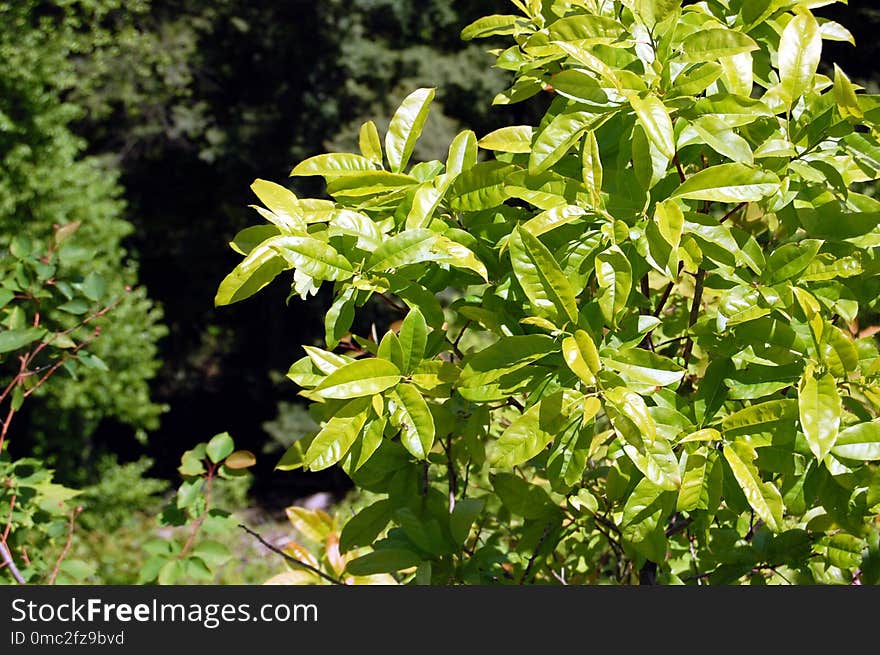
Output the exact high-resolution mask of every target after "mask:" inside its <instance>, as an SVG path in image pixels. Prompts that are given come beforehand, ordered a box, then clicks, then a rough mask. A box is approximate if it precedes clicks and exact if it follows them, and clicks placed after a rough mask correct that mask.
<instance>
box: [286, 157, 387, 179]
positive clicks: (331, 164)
mask: <svg viewBox="0 0 880 655" xmlns="http://www.w3.org/2000/svg"><path fill="white" fill-rule="evenodd" d="M375 170H376V165H375V164H374V163H373V162H372V161H370V160H369V159H367V158H366V157H364V156H363V155H354V154H351V153H329V154H325V155H315V156H314V157H309V158H308V159H306V160H305V161H303V162H300V163H299V164H297V165H296V167H295V168H294V169H293V170H292V171H291V172H290V175H291V176H294V175H302V176H308V175H321V176H323V177H327V178H331V177H343V176H346V175H357V174H360V173H364V172H367V171H375Z"/></svg>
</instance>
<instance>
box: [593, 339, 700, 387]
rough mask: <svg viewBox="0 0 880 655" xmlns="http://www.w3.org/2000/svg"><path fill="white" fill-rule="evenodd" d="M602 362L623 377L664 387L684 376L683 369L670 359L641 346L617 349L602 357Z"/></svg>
mask: <svg viewBox="0 0 880 655" xmlns="http://www.w3.org/2000/svg"><path fill="white" fill-rule="evenodd" d="M602 363H603V364H604V365H605V366H606V367H607V368H610V369H612V370H614V371H617V372H618V373H620V374H621V375H622V376H623V377H624V378H625V379H627V380H632V381H633V382H639V383H641V384H649V385H656V386H659V387H666V386H669V385H670V384H675V383H676V382H679V381H680V380H681V378H682V377H684V369H682V368H681V367H680V366H678V365H677V364H676V363H675V362H673V361H672V360H671V359H669V358H668V357H663V356H662V355H658V354H656V353H652V352H650V351H648V350H643V349H642V348H625V349H623V350H617V351H615V352H614V353H613V354H609V355H607V356H605V357H603V358H602Z"/></svg>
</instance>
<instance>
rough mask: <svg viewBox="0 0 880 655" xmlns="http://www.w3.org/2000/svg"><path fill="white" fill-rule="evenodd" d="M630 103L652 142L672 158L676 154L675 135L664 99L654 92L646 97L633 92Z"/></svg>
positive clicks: (667, 156)
mask: <svg viewBox="0 0 880 655" xmlns="http://www.w3.org/2000/svg"><path fill="white" fill-rule="evenodd" d="M629 104H630V105H631V106H632V108H633V111H634V112H635V113H636V119H637V120H638V121H639V125H641V126H642V128H643V129H644V130H645V134H647V136H648V139H649V140H650V141H651V143H653V144H654V146H655V147H656V148H657V150H659V151H660V152H661V153H662V154H663V155H664V156H665V157H666V158H667V159H672V158H673V157H674V156H675V136H674V134H673V129H672V119H671V118H670V117H669V110H668V109H667V108H666V105H664V104H663V101H662V100H660V98H658V97H657V96H655V95H654V94H652V93H649V94H648V95H646V96H645V97H644V98H642V97H640V96H637V95H635V94H633V95H631V96H630V98H629Z"/></svg>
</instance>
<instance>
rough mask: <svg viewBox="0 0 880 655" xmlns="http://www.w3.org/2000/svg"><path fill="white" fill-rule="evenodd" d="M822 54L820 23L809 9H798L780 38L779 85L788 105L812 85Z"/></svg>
mask: <svg viewBox="0 0 880 655" xmlns="http://www.w3.org/2000/svg"><path fill="white" fill-rule="evenodd" d="M821 56H822V34H821V33H820V30H819V23H818V22H816V19H815V18H814V17H813V14H811V13H810V11H809V10H808V9H805V8H798V9H797V10H796V11H795V17H794V18H792V19H791V20H790V21H789V23H788V25H786V26H785V29H784V30H783V31H782V38H781V39H780V41H779V55H778V61H779V87H780V91H781V93H780V95H781V98H782V100H783V101H784V102H785V106H786V108H790V107H791V106H792V105H793V104H794V102H795V101H796V100H797V99H798V98H800V97H801V96H802V95H804V94H805V93H806V92H807V91H809V90H811V89H812V88H813V79H814V78H815V76H816V71H817V70H818V68H819V59H820V58H821Z"/></svg>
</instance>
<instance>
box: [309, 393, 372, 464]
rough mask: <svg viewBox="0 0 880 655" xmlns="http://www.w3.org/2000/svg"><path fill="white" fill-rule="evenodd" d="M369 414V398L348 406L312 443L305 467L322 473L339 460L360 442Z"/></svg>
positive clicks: (358, 400)
mask: <svg viewBox="0 0 880 655" xmlns="http://www.w3.org/2000/svg"><path fill="white" fill-rule="evenodd" d="M369 413H370V400H369V398H356V399H355V400H352V401H351V402H348V403H346V404H345V405H344V406H343V407H342V409H340V410H339V411H338V412H336V415H335V416H334V417H333V418H331V419H330V420H329V421H327V423H326V425H325V426H324V427H323V428H322V429H321V431H320V432H319V433H318V434H317V436H316V437H315V438H314V439H313V440H312V443H311V444H310V445H309V449H308V450H307V451H306V454H305V458H304V459H303V465H304V466H305V467H306V468H308V469H311V470H312V471H321V470H323V469H326V468H329V467H331V466H333V465H334V464H336V463H337V462H338V461H340V460H341V459H342V458H343V457H345V454H346V453H347V452H348V451H349V449H350V448H351V445H352V444H353V443H354V442H355V439H357V437H358V435H359V434H360V432H361V429H363V427H364V424H365V423H366V422H367V416H368V415H369Z"/></svg>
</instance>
